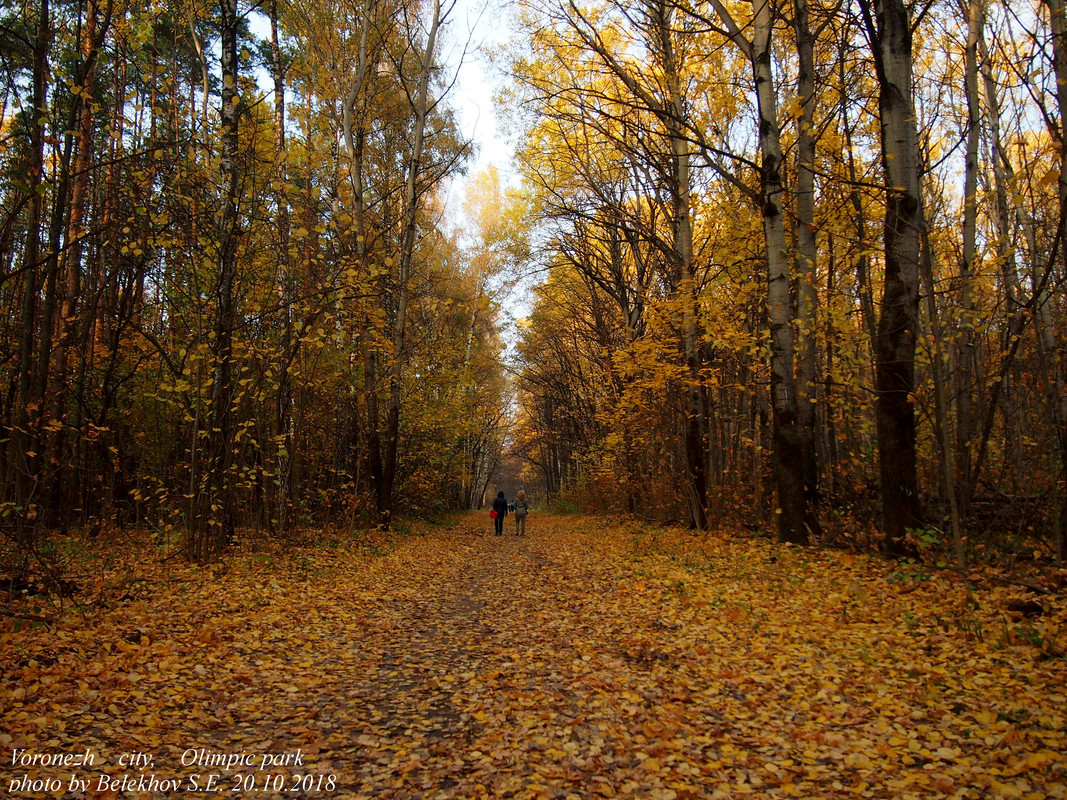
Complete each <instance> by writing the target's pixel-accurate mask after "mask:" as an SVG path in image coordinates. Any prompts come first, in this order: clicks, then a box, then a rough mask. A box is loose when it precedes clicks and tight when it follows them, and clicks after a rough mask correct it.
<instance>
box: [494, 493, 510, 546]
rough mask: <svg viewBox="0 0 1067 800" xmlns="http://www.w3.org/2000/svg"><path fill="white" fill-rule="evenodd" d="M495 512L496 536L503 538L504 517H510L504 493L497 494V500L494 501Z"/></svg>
mask: <svg viewBox="0 0 1067 800" xmlns="http://www.w3.org/2000/svg"><path fill="white" fill-rule="evenodd" d="M493 511H495V512H496V519H494V520H493V522H495V523H496V535H497V536H503V534H504V517H506V516H507V515H508V501H507V500H505V499H504V493H503V492H497V494H496V500H494V501H493Z"/></svg>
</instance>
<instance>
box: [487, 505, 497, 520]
mask: <svg viewBox="0 0 1067 800" xmlns="http://www.w3.org/2000/svg"><path fill="white" fill-rule="evenodd" d="M489 518H490V519H496V509H495V508H494V509H493V510H492V511H490V512H489Z"/></svg>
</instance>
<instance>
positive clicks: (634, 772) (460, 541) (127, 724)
mask: <svg viewBox="0 0 1067 800" xmlns="http://www.w3.org/2000/svg"><path fill="white" fill-rule="evenodd" d="M479 521H483V520H481V518H479ZM475 530H476V529H474V528H471V527H468V528H458V529H456V530H454V531H441V530H439V531H432V532H431V533H430V535H428V536H426V537H408V538H405V539H397V540H394V541H391V542H388V543H386V544H388V547H387V548H384V549H383V548H376V549H375V551H374V552H386V551H388V555H386V556H384V557H378V556H372V555H368V552H367V551H366V550H365V549H362V548H358V547H347V546H343V545H340V544H338V545H334V546H329V547H320V548H308V549H306V550H295V551H292V552H288V553H286V552H283V551H280V550H279V551H276V552H273V553H271V554H270V555H269V558H270V559H273V561H272V562H268V561H267V560H266V559H267V558H268V557H267V556H264V555H263V554H258V555H257V556H256V557H254V558H253V557H251V556H250V554H246V555H242V554H236V555H235V556H234V557H233V558H232V559H231V561H230V564H229V566H230V569H229V570H225V571H217V572H215V573H211V572H204V571H202V570H198V569H197V568H195V567H189V566H186V565H183V564H174V563H171V564H168V565H166V567H165V569H166V570H167V573H166V582H164V581H163V580H162V579H161V578H162V577H163V576H162V575H160V574H153V573H152V572H151V568H146V567H145V566H144V563H145V562H142V567H141V569H142V570H144V571H145V575H146V576H147V577H149V578H151V580H148V581H146V582H145V583H144V584H143V586H144V587H145V591H143V592H142V593H141V594H142V596H141V597H140V599H137V600H132V601H127V602H122V603H113V604H112V606H111V607H110V608H101V609H98V610H95V611H93V610H90V614H89V616H88V618H86V619H83V618H82V617H81V616H79V615H74V614H68V615H67V616H65V617H64V618H62V620H61V621H60V622H59V624H58V625H57V626H56V629H55V630H54V631H53V632H51V633H49V632H47V631H43V630H38V631H29V632H27V631H22V632H19V633H14V632H13V631H12V625H11V623H8V628H7V629H6V630H5V632H3V633H2V634H0V637H2V639H0V646H2V648H3V653H4V658H5V661H9V662H11V663H10V665H7V664H5V670H4V677H5V679H6V682H5V683H4V684H0V701H2V703H3V711H4V718H5V734H3V736H4V738H0V744H3V745H4V746H5V747H8V748H10V747H26V748H37V749H45V748H50V749H57V750H61V749H75V748H79V747H82V748H83V747H85V746H91V747H93V748H94V749H95V750H96V751H97V752H99V753H100V757H101V760H102V761H103V762H104V763H106V764H107V765H108V766H107V770H110V769H111V768H112V767H113V766H114V759H115V758H117V756H118V754H119V753H121V752H126V751H127V750H129V749H131V748H136V749H137V750H140V751H147V752H150V753H152V754H153V755H154V756H155V758H156V769H157V771H158V772H159V773H160V776H161V777H168V778H169V777H176V776H179V775H183V774H187V773H188V770H184V769H183V768H182V767H181V766H180V763H179V757H180V754H181V752H182V751H184V750H185V749H186V748H188V747H210V748H212V749H214V750H219V751H225V752H240V751H242V750H248V751H251V750H259V751H272V752H292V751H294V750H295V749H296V748H298V747H299V748H301V749H302V751H303V752H304V753H305V754H306V757H307V764H308V765H309V766H308V767H307V769H310V770H312V771H313V772H315V773H316V774H337V775H338V776H339V786H340V787H341V788H342V789H343V793H344V796H348V797H370V796H377V797H389V798H424V797H437V796H440V797H472V798H473V797H485V798H498V797H516V798H538V797H545V798H566V797H570V796H573V797H640V798H672V797H673V798H696V797H700V798H704V797H721V798H736V797H743V796H758V797H834V798H836V797H841V798H844V797H857V796H858V797H875V798H889V797H893V798H897V797H899V798H908V797H913V798H928V797H937V796H942V795H947V796H953V797H960V798H979V797H987V796H988V797H1022V798H1028V797H1034V798H1036V797H1038V796H1047V797H1064V796H1067V788H1065V785H1067V775H1065V770H1064V762H1063V758H1062V753H1063V752H1067V737H1065V724H1067V698H1065V693H1064V690H1063V686H1064V684H1065V681H1064V678H1065V677H1067V675H1065V673H1067V670H1065V665H1064V660H1063V659H1062V658H1058V657H1056V656H1054V655H1051V654H1052V653H1054V652H1058V651H1062V649H1063V648H1064V646H1065V642H1064V641H1063V637H1064V625H1063V623H1064V608H1063V603H1062V601H1061V600H1060V599H1058V598H1056V597H1043V598H1042V601H1041V602H1042V604H1043V607H1044V608H1045V613H1043V614H1042V615H1040V616H1037V617H1033V618H1027V617H1025V616H1023V615H1021V614H1019V615H1015V616H1012V615H1011V614H1010V613H1009V612H1007V611H1005V609H1006V608H1008V601H1009V600H1010V599H1012V598H1017V597H1021V595H1019V593H1018V592H1019V590H1018V589H1017V588H1012V589H1010V590H1009V589H1007V588H1004V587H989V588H986V589H982V590H973V589H969V588H968V587H967V585H966V584H964V583H963V582H961V581H959V580H958V579H956V578H955V577H954V576H940V575H928V574H925V573H923V574H919V573H906V574H902V573H901V572H898V573H896V574H894V567H893V566H892V565H887V564H885V563H884V562H880V561H877V560H870V559H866V558H858V557H855V556H843V555H841V554H836V553H829V552H820V551H808V550H799V549H791V548H778V547H774V546H772V545H770V544H768V543H764V542H757V541H751V540H747V539H733V540H731V541H729V542H726V541H724V540H715V539H711V540H709V541H708V543H707V544H706V545H701V544H700V543H699V542H698V541H696V540H694V539H692V538H691V537H688V536H685V535H683V534H681V533H677V534H675V533H671V532H662V531H661V532H659V533H657V535H656V538H655V539H653V537H652V535H651V534H647V533H644V532H640V531H639V532H636V533H635V532H634V531H628V532H627V533H626V534H625V535H623V534H620V533H616V532H615V531H613V530H611V529H606V528H605V526H604V525H603V524H602V520H596V521H592V520H576V519H573V518H550V517H544V516H540V515H537V516H535V517H533V518H532V519H531V521H530V535H529V536H528V537H526V538H525V539H517V538H515V537H502V538H500V539H497V538H495V537H491V536H480V535H477V534H476V533H475V532H474V531H475ZM586 531H588V532H586ZM159 569H163V567H159ZM8 666H10V669H9V668H8ZM4 777H5V776H4V775H3V774H0V778H4ZM42 777H45V776H44V775H42ZM53 777H54V776H53ZM279 796H281V795H279Z"/></svg>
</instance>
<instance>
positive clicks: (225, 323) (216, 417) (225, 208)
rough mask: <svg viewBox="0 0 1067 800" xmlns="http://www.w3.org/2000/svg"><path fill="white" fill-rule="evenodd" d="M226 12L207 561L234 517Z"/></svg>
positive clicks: (230, 13) (234, 110) (230, 7)
mask: <svg viewBox="0 0 1067 800" xmlns="http://www.w3.org/2000/svg"><path fill="white" fill-rule="evenodd" d="M220 7H221V12H222V57H221V66H222V114H221V118H222V148H221V153H220V158H219V169H220V171H221V172H222V181H221V196H220V203H221V208H220V209H219V211H218V213H217V217H216V220H217V223H216V225H217V230H216V236H217V237H218V247H219V261H218V265H219V266H218V280H217V286H216V296H215V301H216V312H215V326H214V334H215V339H214V342H213V347H212V356H213V360H214V374H213V375H212V384H211V401H210V416H209V421H210V427H209V429H208V430H209V433H208V452H207V459H208V463H207V475H206V479H207V481H208V485H207V487H206V492H205V502H206V505H207V508H202V509H201V519H202V522H203V523H204V524H206V526H207V527H206V529H201V530H200V531H198V533H199V536H198V547H197V548H196V552H195V553H194V557H195V558H196V559H197V560H200V561H203V560H206V559H209V558H212V557H214V556H216V555H218V554H219V553H221V552H222V550H223V549H225V547H226V546H227V544H228V543H229V542H230V541H231V540H232V538H233V533H234V518H233V488H234V487H233V482H234V481H233V476H232V474H231V468H232V465H233V411H232V409H231V407H230V406H231V404H232V402H233V329H234V319H235V317H234V284H235V282H236V277H237V242H238V236H239V231H238V223H237V167H238V165H237V147H238V104H239V102H240V95H239V93H238V84H237V79H238V74H237V65H238V61H237V22H238V17H237V0H221V2H220Z"/></svg>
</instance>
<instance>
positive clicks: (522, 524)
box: [511, 489, 530, 536]
mask: <svg viewBox="0 0 1067 800" xmlns="http://www.w3.org/2000/svg"><path fill="white" fill-rule="evenodd" d="M511 505H512V506H513V509H512V513H513V514H514V515H515V535H516V536H525V535H526V515H527V514H529V513H530V504H529V503H528V502H527V501H526V490H525V489H519V493H518V494H517V495H516V496H515V502H513V503H512V504H511Z"/></svg>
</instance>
